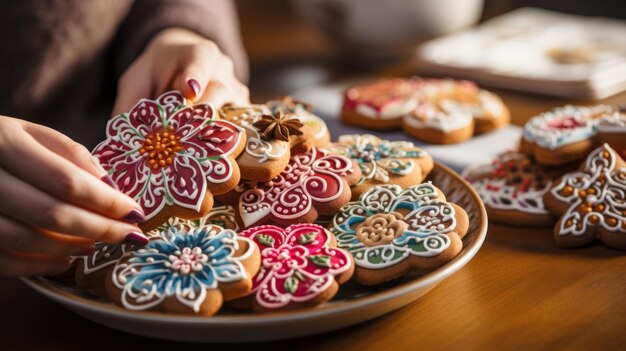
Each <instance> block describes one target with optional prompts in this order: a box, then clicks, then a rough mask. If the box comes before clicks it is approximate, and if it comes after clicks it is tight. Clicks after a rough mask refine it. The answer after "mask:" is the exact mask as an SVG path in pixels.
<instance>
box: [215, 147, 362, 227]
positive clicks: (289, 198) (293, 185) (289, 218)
mask: <svg viewBox="0 0 626 351" xmlns="http://www.w3.org/2000/svg"><path fill="white" fill-rule="evenodd" d="M360 178H361V171H360V169H359V166H358V165H357V164H356V162H354V161H352V160H350V159H349V158H347V157H344V156H338V155H332V154H330V153H329V152H328V151H327V150H325V149H313V150H311V152H308V153H305V154H299V155H295V156H292V157H291V160H290V161H289V165H288V166H287V168H285V170H284V171H282V172H281V173H280V174H279V175H278V177H276V178H274V179H272V180H269V181H267V182H259V183H255V184H253V183H250V182H247V181H243V182H241V184H239V186H237V188H235V190H233V191H231V192H230V193H228V194H225V195H224V196H222V197H220V201H222V202H224V203H229V204H233V206H234V207H235V210H236V214H237V216H236V218H237V222H238V223H239V225H240V226H241V227H242V228H248V227H252V226H256V225H260V224H276V225H280V226H288V225H290V224H294V223H312V222H314V221H315V220H316V219H317V218H318V216H319V215H328V214H332V213H334V211H337V210H338V209H339V208H341V206H343V205H345V204H346V203H347V202H348V201H350V197H351V194H352V193H351V191H350V186H351V185H353V184H355V183H356V182H358V180H359V179H360Z"/></svg>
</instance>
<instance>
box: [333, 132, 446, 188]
mask: <svg viewBox="0 0 626 351" xmlns="http://www.w3.org/2000/svg"><path fill="white" fill-rule="evenodd" d="M329 151H330V152H332V153H334V154H337V155H342V156H346V157H349V158H351V159H352V160H354V161H356V162H357V164H358V165H359V168H360V169H361V174H362V175H361V179H360V180H359V181H358V182H357V183H356V184H355V185H353V186H352V200H358V198H359V196H360V195H361V194H362V193H364V192H365V191H366V190H367V189H369V188H371V187H372V186H374V185H380V184H397V185H399V186H400V187H401V188H406V187H409V186H412V185H417V184H420V183H421V182H422V181H424V179H425V178H426V176H427V175H428V173H430V171H431V170H432V169H433V166H434V164H433V159H432V157H430V155H429V154H428V153H427V152H426V151H424V150H423V149H420V148H418V147H416V146H415V145H413V143H411V142H408V141H388V140H383V139H380V138H378V137H376V136H373V135H370V134H362V135H358V134H351V135H342V136H340V137H339V139H338V140H337V142H335V143H332V144H331V146H330V147H329Z"/></svg>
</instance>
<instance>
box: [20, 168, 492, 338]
mask: <svg viewBox="0 0 626 351" xmlns="http://www.w3.org/2000/svg"><path fill="white" fill-rule="evenodd" d="M429 180H432V182H433V184H434V185H436V186H437V187H439V188H440V189H441V190H442V191H443V192H444V193H445V194H446V197H447V200H448V201H450V202H455V203H457V204H458V205H459V206H461V207H463V208H464V209H465V210H466V211H467V213H468V215H469V218H470V226H469V231H468V233H467V235H466V236H465V237H464V239H463V251H462V252H461V254H459V256H458V257H456V258H455V259H454V260H452V261H451V262H449V263H448V264H446V265H445V266H443V267H441V268H439V269H437V270H435V271H433V272H431V273H429V274H426V275H422V276H417V275H416V276H407V277H405V278H402V279H400V280H397V281H394V282H390V283H386V284H383V285H381V286H377V287H363V286H359V285H356V284H352V283H347V284H345V285H344V286H342V288H341V289H340V292H339V294H338V295H337V296H336V297H335V298H334V299H333V300H332V301H330V302H328V303H326V304H324V305H322V306H318V307H316V308H310V309H304V310H297V311H288V312H276V313H265V314H252V313H234V312H220V314H218V315H216V316H213V317H197V316H178V315H167V314H163V313H156V312H133V311H127V310H124V309H122V308H120V307H117V306H115V305H113V304H112V303H110V302H107V301H103V300H98V299H95V298H93V297H91V296H89V295H85V294H83V293H81V292H80V291H78V290H76V289H74V288H73V287H72V286H69V285H67V284H64V283H59V282H56V281H52V280H48V279H45V278H41V277H38V278H24V279H23V280H24V281H25V282H26V284H28V285H29V286H30V287H32V288H33V289H35V290H36V291H38V292H40V293H41V294H42V295H45V296H47V297H49V298H50V299H52V300H54V301H57V302H59V303H61V304H63V305H64V306H65V307H67V308H69V309H70V310H72V311H74V312H76V313H78V314H80V315H82V316H84V317H85V318H88V319H91V320H93V321H95V322H97V323H100V324H103V325H106V326H108V327H111V328H115V329H120V330H124V331H127V332H131V333H136V334H140V335H144V336H149V337H154V338H161V339H168V340H178V341H188V342H192V341H193V342H253V341H267V340H277V339H286V338H292V337H298V336H305V335H311V334H317V333H322V332H326V331H330V330H335V329H339V328H342V327H346V326H349V325H353V324H356V323H360V322H363V321H366V320H369V319H372V318H375V317H378V316H381V315H383V314H385V313H389V312H391V311H393V310H396V309H398V308H400V307H403V306H405V305H407V304H409V303H410V302H413V301H415V300H416V299H418V298H419V297H421V296H422V295H424V294H426V293H427V292H429V291H430V290H431V289H432V288H434V287H435V286H437V284H439V283H440V282H441V281H443V280H444V279H446V278H447V277H449V276H450V275H452V274H453V273H455V272H456V271H458V270H459V269H461V267H463V266H464V265H466V264H467V263H468V262H469V261H470V260H471V259H472V257H474V255H475V254H476V252H478V249H479V248H480V246H481V245H482V243H483V241H484V240H485V236H486V234H487V214H486V212H485V208H484V207H483V205H482V202H481V201H480V198H479V197H478V195H477V194H476V192H475V191H474V190H473V189H472V188H471V187H470V185H469V184H467V183H466V182H465V181H464V180H463V179H462V178H461V177H460V176H459V175H458V174H457V173H455V172H454V171H452V170H451V169H449V168H447V167H446V166H443V165H441V164H436V166H435V169H434V170H433V172H432V173H431V175H430V176H429Z"/></svg>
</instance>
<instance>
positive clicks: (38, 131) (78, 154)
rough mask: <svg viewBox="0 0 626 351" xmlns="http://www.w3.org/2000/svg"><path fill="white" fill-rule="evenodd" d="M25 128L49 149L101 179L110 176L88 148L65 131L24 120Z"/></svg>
mask: <svg viewBox="0 0 626 351" xmlns="http://www.w3.org/2000/svg"><path fill="white" fill-rule="evenodd" d="M24 130H26V132H27V133H28V134H30V135H32V136H33V137H34V138H35V139H36V140H37V141H38V142H39V143H40V144H41V145H43V146H44V147H46V148H47V149H49V150H51V151H52V152H54V153H56V154H57V155H59V156H61V157H63V158H65V159H66V160H69V161H70V162H72V163H74V164H75V165H77V166H78V167H80V168H82V169H84V170H86V171H87V172H89V173H91V174H93V175H94V176H96V177H98V178H100V179H102V178H104V177H106V176H108V174H107V172H106V171H105V170H104V169H103V168H102V166H100V164H99V163H98V162H97V161H96V160H94V158H93V156H92V155H91V153H90V152H89V150H87V148H85V147H84V146H83V145H81V144H79V143H77V142H75V141H73V140H72V139H70V138H69V137H67V136H66V135H64V134H63V133H59V132H57V131H56V130H54V129H52V128H48V127H45V126H42V125H38V124H34V123H29V122H24Z"/></svg>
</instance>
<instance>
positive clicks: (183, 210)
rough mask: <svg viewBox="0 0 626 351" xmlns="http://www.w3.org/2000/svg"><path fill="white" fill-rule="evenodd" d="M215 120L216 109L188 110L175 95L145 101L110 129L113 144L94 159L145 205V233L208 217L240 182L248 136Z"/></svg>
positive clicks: (98, 151) (106, 144) (107, 143)
mask: <svg viewBox="0 0 626 351" xmlns="http://www.w3.org/2000/svg"><path fill="white" fill-rule="evenodd" d="M214 117H215V112H214V110H213V107H212V106H211V105H210V104H198V105H195V106H191V107H185V98H184V97H183V96H182V95H181V94H180V93H179V92H177V91H171V92H168V93H165V94H163V95H161V96H159V97H158V98H157V99H156V100H154V101H153V100H148V99H142V100H141V101H139V102H138V103H137V104H136V105H135V106H134V107H133V108H132V109H131V111H130V112H129V113H122V114H120V115H118V116H115V117H113V118H111V120H110V121H109V123H108V124H107V139H106V140H105V141H103V142H102V143H100V144H99V145H98V146H96V148H95V149H94V151H93V155H94V156H95V157H96V158H97V159H98V160H99V161H100V163H101V164H102V166H103V167H104V169H105V170H107V171H108V172H109V175H110V176H111V178H112V179H113V181H114V182H115V185H116V186H117V187H118V189H119V190H120V191H122V192H124V193H125V194H127V195H129V196H130V197H132V198H134V199H135V200H136V201H137V202H138V203H139V204H140V205H141V207H142V209H143V211H144V213H145V214H146V219H147V220H146V222H145V223H143V224H142V225H141V229H143V230H144V231H148V230H151V229H154V228H156V227H157V226H158V225H160V224H161V223H163V222H164V221H166V220H167V219H168V218H170V217H174V216H175V217H182V218H189V219H193V218H200V217H202V216H204V215H206V214H207V213H208V212H209V210H210V209H211V207H212V206H213V195H214V194H222V193H225V192H227V191H229V190H231V189H232V188H234V187H235V186H236V185H237V183H238V182H239V178H240V173H239V167H238V166H237V164H236V163H235V158H236V157H237V156H238V155H239V153H241V151H242V150H243V148H244V146H245V142H246V135H245V133H244V131H243V129H241V128H240V127H238V126H235V125H234V124H232V123H230V122H226V121H218V120H215V119H213V118H214Z"/></svg>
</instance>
